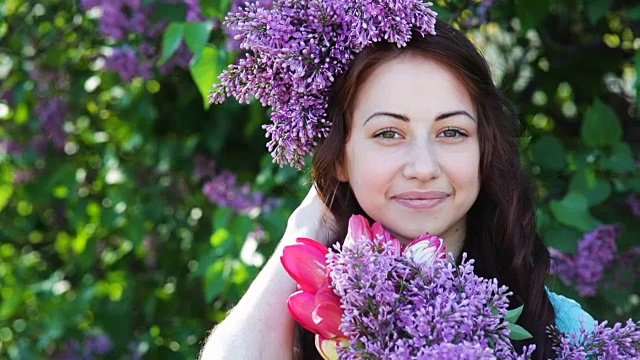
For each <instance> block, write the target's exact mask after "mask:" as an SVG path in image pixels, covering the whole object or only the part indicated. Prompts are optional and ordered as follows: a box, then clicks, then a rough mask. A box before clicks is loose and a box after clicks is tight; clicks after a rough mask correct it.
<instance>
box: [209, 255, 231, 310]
mask: <svg viewBox="0 0 640 360" xmlns="http://www.w3.org/2000/svg"><path fill="white" fill-rule="evenodd" d="M225 263H226V259H219V260H218V261H216V262H214V263H213V264H211V266H209V268H208V269H207V272H206V273H205V275H204V298H205V300H206V301H207V302H208V303H210V302H211V301H213V299H215V298H216V297H218V295H220V293H221V292H222V289H223V288H224V285H225V283H226V282H227V280H228V279H229V272H228V271H226V266H225Z"/></svg>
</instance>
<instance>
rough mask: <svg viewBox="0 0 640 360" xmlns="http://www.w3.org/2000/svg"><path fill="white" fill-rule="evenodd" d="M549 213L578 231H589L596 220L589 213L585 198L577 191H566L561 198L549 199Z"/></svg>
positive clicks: (595, 223)
mask: <svg viewBox="0 0 640 360" xmlns="http://www.w3.org/2000/svg"><path fill="white" fill-rule="evenodd" d="M550 206H551V213H553V216H554V217H555V218H556V220H558V222H559V223H561V224H563V225H567V226H571V227H574V228H576V229H578V230H580V231H584V232H587V231H590V230H593V229H594V228H595V227H596V226H598V222H597V220H596V219H594V218H593V217H592V216H591V214H590V213H589V202H588V201H587V198H586V197H585V196H584V195H582V194H578V193H573V192H571V193H568V194H567V195H566V196H565V197H564V198H563V199H562V200H560V201H558V200H553V201H551V205H550Z"/></svg>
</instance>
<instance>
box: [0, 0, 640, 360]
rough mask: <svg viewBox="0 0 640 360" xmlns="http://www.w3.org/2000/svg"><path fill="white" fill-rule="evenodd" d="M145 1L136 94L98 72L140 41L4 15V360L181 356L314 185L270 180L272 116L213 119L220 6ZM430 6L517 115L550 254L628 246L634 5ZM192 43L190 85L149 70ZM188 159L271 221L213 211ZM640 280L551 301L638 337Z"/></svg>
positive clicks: (634, 180)
mask: <svg viewBox="0 0 640 360" xmlns="http://www.w3.org/2000/svg"><path fill="white" fill-rule="evenodd" d="M144 3H145V4H152V5H156V6H155V7H152V8H153V9H154V11H155V13H153V14H152V15H153V16H155V17H156V18H157V19H159V20H160V21H164V22H165V25H166V27H165V29H164V30H163V32H162V34H161V36H160V37H158V39H157V44H156V45H157V48H158V49H159V50H158V61H157V62H156V63H155V65H154V69H153V71H152V73H151V75H150V76H147V77H146V78H142V77H139V76H138V77H135V78H133V79H132V81H124V80H122V79H121V77H119V76H118V74H116V73H114V72H113V71H108V70H107V69H106V68H105V65H104V62H105V61H104V58H105V54H107V53H108V52H109V50H110V49H113V48H115V47H117V46H119V45H121V43H122V42H123V41H124V42H128V43H129V44H131V46H140V44H139V38H138V37H137V36H136V34H128V35H127V36H126V37H125V39H124V40H122V39H120V40H114V39H113V38H110V37H108V36H105V35H103V34H102V33H101V32H100V29H99V26H98V19H99V16H96V15H95V14H94V12H93V11H86V10H85V8H83V6H81V4H80V3H79V2H78V1H72V2H69V3H64V4H63V3H61V2H58V1H54V0H41V1H32V0H6V1H4V2H3V3H0V80H1V85H0V141H2V143H3V144H4V145H3V147H2V149H0V358H5V357H6V358H10V359H31V358H34V359H37V358H50V357H52V356H56V354H59V353H60V351H61V350H63V349H65V347H68V346H69V345H68V343H69V341H70V340H71V339H77V340H78V341H79V342H80V344H81V347H82V346H84V347H88V345H87V343H86V339H87V338H88V337H89V336H91V335H92V334H105V335H107V336H108V337H109V339H110V340H111V341H112V345H113V348H112V349H111V350H110V351H109V355H105V357H108V358H115V359H119V358H132V357H134V356H143V357H146V358H152V359H159V358H176V359H183V358H184V359H188V358H194V357H195V356H196V354H197V352H198V350H199V348H200V346H201V344H200V342H201V341H202V340H203V339H204V338H205V333H206V331H208V330H209V329H211V328H212V327H213V325H214V324H215V323H217V322H219V321H221V320H222V319H223V318H224V316H225V313H226V311H227V310H228V309H230V308H231V307H232V306H233V304H234V303H236V302H237V301H238V299H239V298H240V297H241V295H242V294H243V292H244V291H245V290H246V288H247V286H248V285H249V284H250V282H251V280H252V279H253V277H254V276H255V275H256V274H257V272H258V271H259V267H260V266H261V264H262V262H263V260H264V258H266V257H268V256H269V254H270V253H271V252H272V251H273V249H274V247H275V244H276V242H277V241H278V239H279V238H280V236H281V235H282V233H283V231H284V227H285V225H286V221H287V218H288V215H289V214H290V213H291V211H292V210H293V209H294V208H295V206H296V205H297V203H298V202H299V200H300V199H301V198H302V196H303V195H304V194H305V193H306V190H307V189H308V187H309V180H308V170H304V171H302V172H296V171H294V170H293V169H290V168H282V169H281V168H278V167H277V166H275V165H273V164H272V163H271V158H270V157H269V155H268V153H267V151H266V149H265V143H266V140H265V138H264V135H263V131H262V129H261V128H260V125H261V124H262V123H263V122H265V119H266V118H267V114H268V113H267V110H266V109H263V108H261V107H260V106H259V105H258V104H256V103H253V104H251V105H239V104H236V103H234V102H233V101H227V102H225V103H224V104H222V105H216V106H211V107H209V105H208V102H207V101H206V97H207V93H208V91H209V89H210V86H211V84H212V83H213V82H215V81H216V77H217V75H218V74H219V73H220V72H221V71H222V69H224V68H225V67H226V66H227V65H228V64H229V63H231V62H233V61H235V58H236V57H237V55H238V54H237V52H236V51H230V50H229V48H228V46H227V45H226V41H227V40H228V39H227V37H228V35H227V34H226V33H225V32H224V29H223V28H222V27H220V25H219V24H220V21H221V17H222V16H223V14H224V13H226V11H227V10H228V9H229V7H230V6H231V2H230V1H225V0H207V1H205V0H202V1H201V3H200V10H201V12H202V14H204V16H203V19H204V20H202V21H187V20H186V18H185V15H184V14H185V4H183V2H181V1H175V2H161V1H159V0H158V1H154V0H147V1H144ZM191 3H193V2H191ZM435 3H436V4H435V7H437V8H438V11H439V12H440V18H441V19H444V20H449V21H453V22H456V23H457V24H458V25H459V26H460V27H462V28H464V29H466V30H467V31H468V33H469V36H470V37H471V38H472V39H473V41H474V42H475V43H476V44H477V45H478V46H479V47H480V48H481V49H482V51H483V52H484V53H485V55H486V56H487V58H488V59H489V61H490V63H491V64H492V65H493V66H494V71H495V73H496V80H497V81H498V82H499V83H500V85H501V88H503V89H504V91H505V94H506V95H507V97H508V98H509V99H510V100H511V101H512V102H513V103H514V104H515V106H516V108H517V109H518V111H519V116H520V119H521V121H522V123H523V125H524V126H525V128H526V129H527V137H526V139H525V140H526V141H525V142H524V143H523V151H522V156H523V162H524V163H525V164H526V166H527V168H528V169H529V170H530V173H531V176H532V177H533V178H534V180H535V184H536V186H537V188H538V191H539V207H538V215H539V217H538V225H539V231H540V234H541V235H542V237H543V238H544V239H545V241H546V243H547V244H548V245H550V246H552V247H554V248H556V249H559V250H562V251H564V252H567V253H575V252H576V249H577V246H576V244H577V242H578V240H579V239H580V238H581V236H582V235H583V234H584V233H585V232H588V231H591V230H593V229H594V228H596V227H597V226H598V225H600V224H618V225H620V227H621V236H620V238H619V239H618V248H619V251H620V252H624V251H626V250H628V249H630V248H632V247H633V246H638V245H640V240H639V239H640V221H638V217H634V215H633V214H632V212H631V211H630V208H629V206H628V204H627V199H628V197H629V195H630V194H632V193H638V192H640V169H639V167H638V164H637V154H638V153H639V152H640V121H639V120H638V118H639V117H638V105H639V104H640V100H638V97H637V91H638V89H639V88H640V78H639V77H638V73H639V72H640V34H639V33H640V6H636V7H629V5H628V4H627V2H626V1H622V0H608V1H598V0H572V1H552V0H546V1H529V0H519V1H515V2H514V1H504V2H502V1H501V2H497V1H462V0H456V1H449V2H447V3H446V4H445V3H444V1H435ZM493 3H495V4H493ZM196 6H198V5H197V2H196ZM185 45H186V47H187V49H188V51H190V52H191V53H192V54H193V58H191V60H190V62H189V66H188V68H179V67H178V68H173V69H172V70H171V71H169V72H164V73H163V72H160V71H158V69H159V67H160V66H161V65H162V64H164V63H166V62H168V61H171V60H170V59H171V58H172V56H175V54H176V52H177V51H180V50H179V49H180V47H181V46H183V47H184V46H185ZM51 99H61V101H62V102H63V103H64V104H65V107H66V111H64V112H60V113H61V114H63V115H62V116H63V122H62V123H60V124H59V126H58V128H57V130H56V129H53V130H51V129H50V127H51V126H53V125H55V124H53V125H52V124H50V123H47V122H46V121H45V120H44V119H43V116H42V114H41V113H39V112H38V111H37V109H38V106H39V105H42V104H45V103H47V101H52V100H51ZM56 109H58V108H56ZM56 131H57V133H56ZM56 137H57V138H62V139H61V141H60V143H59V144H58V145H56ZM16 147H19V148H20V149H18V150H16ZM197 156H204V157H207V158H210V159H214V160H215V169H216V170H215V171H214V172H215V173H219V172H220V171H222V169H228V170H230V171H231V172H233V173H234V174H236V175H237V177H238V180H239V182H240V183H249V184H250V188H251V189H252V191H257V192H261V193H264V194H267V195H268V196H269V197H273V198H277V199H279V200H280V203H279V206H275V207H273V209H271V210H270V211H267V209H266V208H260V207H258V208H256V209H255V211H238V210H237V209H236V210H234V209H233V208H232V207H228V206H220V205H219V204H216V203H213V202H212V201H210V199H209V198H208V197H207V196H206V194H205V193H204V192H203V185H204V183H205V182H206V181H207V179H206V177H203V176H201V175H197V171H198V169H197V166H196V162H195V161H194V159H196V157H197ZM207 176H210V177H211V176H214V175H213V173H210V174H208V175H207ZM261 229H262V230H263V233H264V234H263V235H260V236H258V235H256V234H257V233H260V232H261V231H260V230H261ZM621 271H622V274H621ZM634 271H636V272H635V273H634ZM637 275H638V273H637V269H609V272H608V273H607V276H608V278H607V279H619V278H620V277H622V278H624V279H626V281H625V282H624V283H622V282H617V281H613V280H612V281H607V282H603V284H606V285H603V286H602V287H601V291H600V292H598V294H597V295H596V296H593V297H589V298H580V297H579V296H578V293H577V292H576V290H575V289H574V288H573V287H571V286H567V285H565V284H562V283H561V282H560V281H552V283H551V286H552V288H554V289H557V290H558V291H559V292H562V293H565V294H568V295H570V296H572V297H574V298H578V299H579V300H580V301H581V303H583V304H584V306H585V307H586V309H587V310H588V311H590V312H591V313H592V314H593V315H594V316H595V317H596V318H598V319H611V320H620V319H625V318H628V317H634V318H635V319H638V318H640V297H639V295H638V294H639V291H640V284H639V280H638V276H637ZM96 356H97V355H96ZM97 357H100V356H97Z"/></svg>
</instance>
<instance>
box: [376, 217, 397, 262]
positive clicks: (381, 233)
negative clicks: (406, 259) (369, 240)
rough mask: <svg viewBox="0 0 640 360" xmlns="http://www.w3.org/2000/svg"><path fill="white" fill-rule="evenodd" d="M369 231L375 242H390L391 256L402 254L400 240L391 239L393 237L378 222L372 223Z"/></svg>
mask: <svg viewBox="0 0 640 360" xmlns="http://www.w3.org/2000/svg"><path fill="white" fill-rule="evenodd" d="M371 231H372V233H373V238H374V239H375V240H376V241H385V242H387V241H391V242H392V244H393V247H392V251H393V253H392V254H391V255H400V253H401V252H402V244H401V243H400V240H398V239H396V238H395V237H393V235H391V233H390V232H389V231H387V229H385V228H384V227H383V226H382V224H380V223H379V222H375V223H373V226H372V227H371Z"/></svg>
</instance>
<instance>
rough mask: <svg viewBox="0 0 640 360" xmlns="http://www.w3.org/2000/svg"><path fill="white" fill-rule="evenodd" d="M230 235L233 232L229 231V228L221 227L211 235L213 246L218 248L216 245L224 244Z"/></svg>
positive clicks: (210, 240)
mask: <svg viewBox="0 0 640 360" xmlns="http://www.w3.org/2000/svg"><path fill="white" fill-rule="evenodd" d="M230 235H231V233H230V232H229V230H227V229H225V228H219V229H218V230H216V231H215V232H214V233H213V234H212V235H211V238H210V239H209V242H210V243H211V246H213V247H214V248H216V247H219V246H222V245H223V244H224V243H225V242H227V240H229V237H230Z"/></svg>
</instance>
